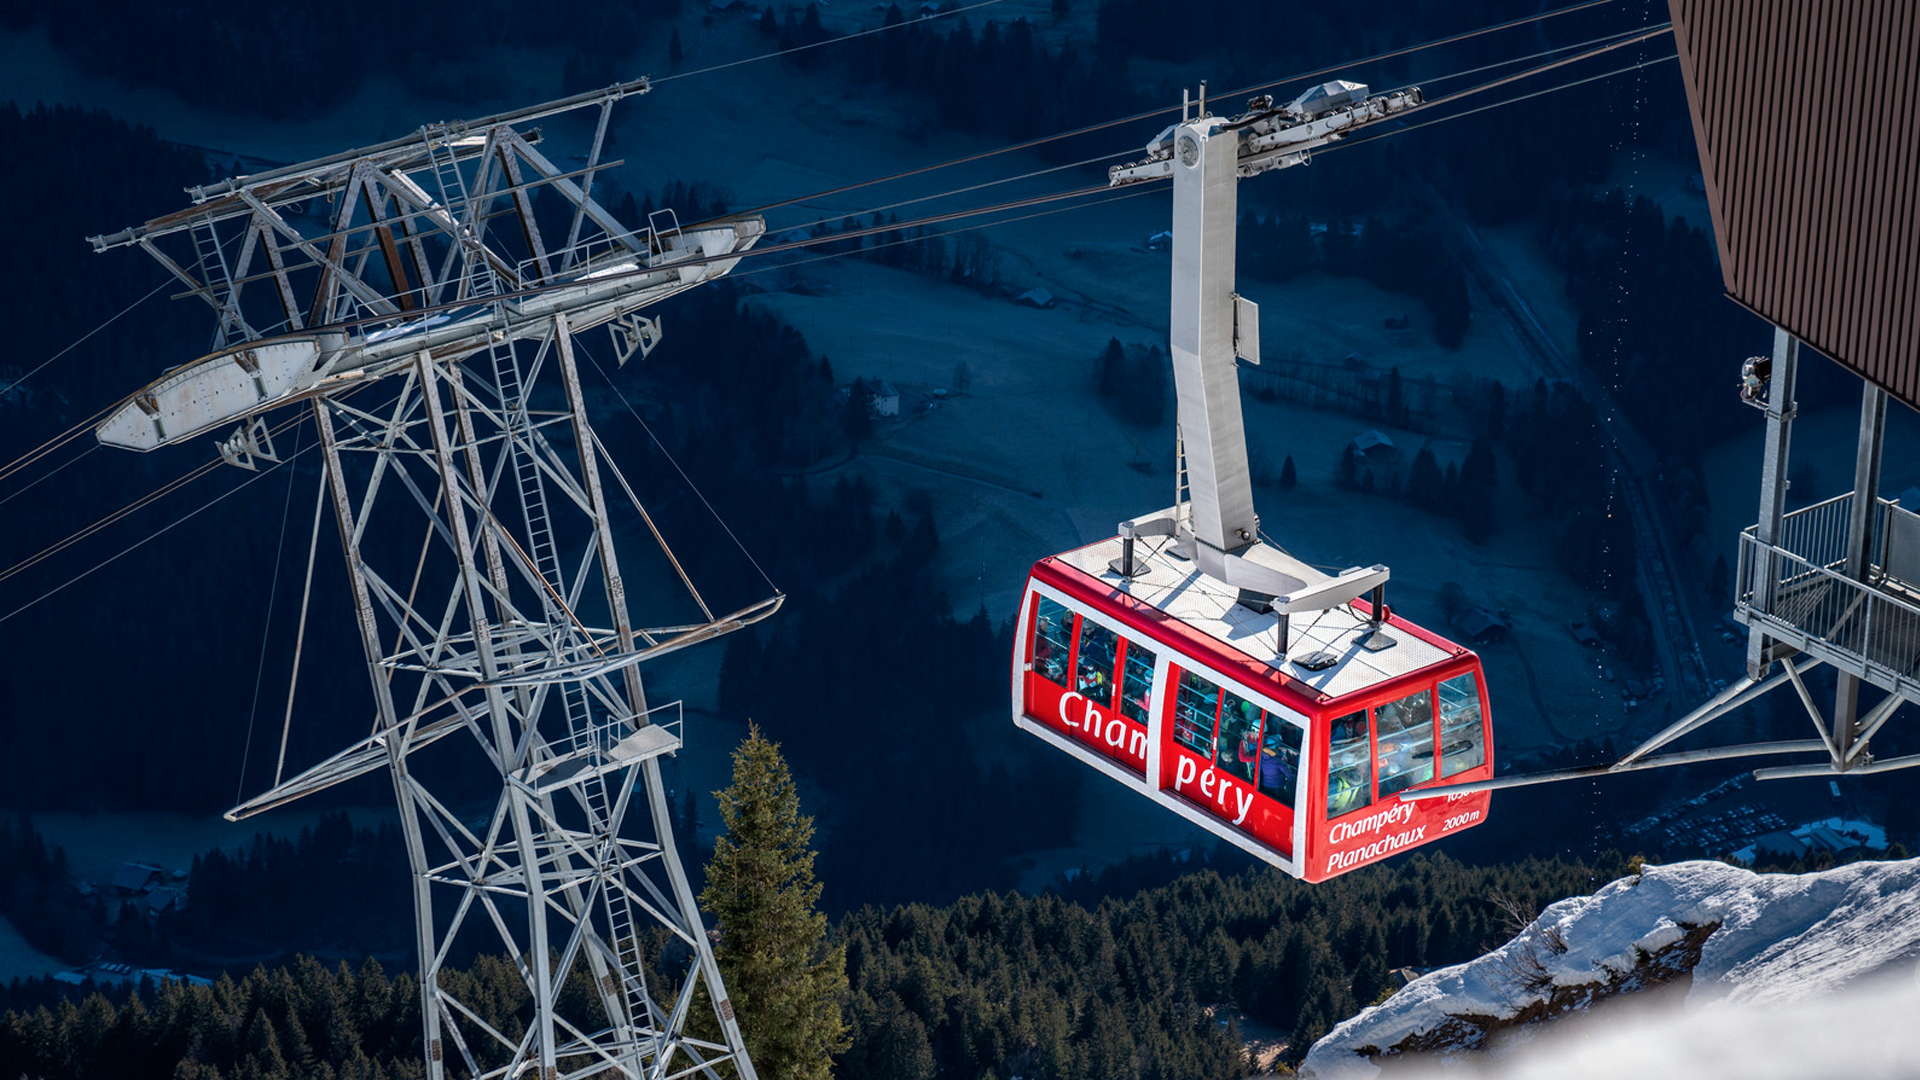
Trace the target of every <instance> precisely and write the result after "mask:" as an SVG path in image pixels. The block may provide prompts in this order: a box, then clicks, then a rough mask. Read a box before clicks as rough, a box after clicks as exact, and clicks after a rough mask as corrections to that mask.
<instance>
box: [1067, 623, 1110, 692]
mask: <svg viewBox="0 0 1920 1080" xmlns="http://www.w3.org/2000/svg"><path fill="white" fill-rule="evenodd" d="M1119 653H1120V635H1118V634H1116V633H1114V632H1113V631H1111V630H1109V629H1107V628H1106V627H1104V626H1101V625H1100V624H1099V623H1097V622H1093V621H1091V620H1089V619H1081V620H1080V660H1079V663H1078V664H1076V665H1075V667H1077V668H1078V671H1077V672H1076V673H1075V676H1074V689H1075V690H1078V691H1080V692H1081V693H1082V694H1085V695H1086V696H1087V700H1089V701H1093V702H1097V703H1098V704H1100V705H1101V706H1103V707H1105V708H1108V709H1111V708H1113V664H1114V661H1115V660H1117V659H1119Z"/></svg>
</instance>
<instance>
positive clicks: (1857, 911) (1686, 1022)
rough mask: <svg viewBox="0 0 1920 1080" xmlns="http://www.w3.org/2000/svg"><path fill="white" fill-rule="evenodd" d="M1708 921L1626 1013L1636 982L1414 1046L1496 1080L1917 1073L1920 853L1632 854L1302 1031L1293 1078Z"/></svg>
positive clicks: (1631, 956) (1449, 1068)
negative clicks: (1476, 1045) (1571, 891)
mask: <svg viewBox="0 0 1920 1080" xmlns="http://www.w3.org/2000/svg"><path fill="white" fill-rule="evenodd" d="M1715 923H1717V924H1718V925H1719V928H1718V929H1717V930H1714V931H1713V932H1712V933H1711V935H1710V936H1708V937H1707V938H1706V940H1705V943H1704V945H1703V946H1702V947H1701V949H1700V957H1699V963H1698V964H1697V966H1695V967H1694V968H1693V974H1692V982H1691V985H1690V986H1688V987H1687V989H1686V990H1685V992H1684V996H1682V995H1681V993H1680V992H1678V990H1677V988H1674V989H1667V990H1655V991H1651V992H1649V994H1648V1001H1649V1002H1651V1003H1657V1006H1656V1007H1652V1008H1639V1009H1636V1008H1634V1007H1633V1006H1632V1004H1631V1003H1632V1001H1633V995H1622V996H1618V997H1614V998H1611V999H1609V1001H1608V1002H1606V1003H1605V1004H1603V1005H1600V1006H1599V1007H1598V1008H1599V1010H1600V1012H1601V1015H1598V1016H1594V1017H1592V1018H1587V1017H1580V1016H1572V1015H1569V1016H1565V1017H1562V1018H1560V1019H1558V1020H1554V1021H1549V1022H1547V1023H1544V1024H1539V1025H1533V1026H1530V1027H1527V1028H1520V1029H1510V1030H1508V1031H1506V1032H1504V1033H1502V1034H1501V1035H1500V1036H1498V1037H1496V1038H1495V1039H1493V1040H1491V1041H1490V1046H1492V1048H1493V1049H1492V1051H1491V1052H1489V1053H1459V1054H1449V1055H1446V1056H1444V1057H1442V1058H1437V1059H1429V1060H1430V1068H1431V1069H1432V1070H1433V1071H1436V1072H1439V1073H1444V1074H1446V1075H1450V1076H1460V1075H1463V1074H1480V1073H1484V1074H1486V1075H1490V1076H1503V1077H1534V1076H1541V1077H1545V1076H1554V1077H1565V1076H1575V1077H1586V1076H1594V1077H1599V1076H1607V1077H1615V1076H1622V1075H1626V1074H1629V1073H1632V1074H1638V1075H1640V1076H1703V1077H1704V1076H1741V1077H1783V1078H1785V1077H1796V1078H1798V1077H1825V1076H1844V1077H1847V1078H1848V1080H1862V1078H1869V1077H1872V1078H1878V1077H1889V1078H1891V1077H1903V1078H1904V1077H1920V971H1916V959H1920V860H1909V861H1905V862H1895V863H1856V864H1854V865H1852V866H1845V867H1841V868H1839V869H1836V870H1829V871H1826V872H1824V873H1817V874H1803V875H1785V874H1755V873H1752V872H1751V871H1747V870H1742V869H1739V868H1737V867H1731V866H1725V865H1722V864H1720V863H1713V862H1689V863H1681V864H1678V865H1675V866H1659V867H1654V866H1650V867H1647V868H1646V871H1645V873H1644V874H1642V875H1640V876H1638V877H1632V876H1629V877H1626V878H1623V879H1621V880H1619V881H1616V882H1614V883H1612V884H1611V885H1608V886H1607V887H1605V888H1603V889H1601V890H1600V891H1599V892H1598V893H1595V894H1594V895H1592V896H1583V897H1574V898H1571V899H1568V900H1562V901H1560V902H1558V903H1556V904H1553V905H1551V906H1549V907H1548V908H1547V909H1546V910H1545V911H1543V912H1541V914H1540V917H1539V919H1537V920H1536V921H1535V923H1534V924H1533V925H1532V926H1530V927H1529V928H1528V929H1527V930H1526V931H1525V932H1524V933H1522V934H1521V935H1519V936H1518V937H1516V938H1515V939H1514V940H1512V941H1510V942H1508V943H1507V944H1505V945H1503V946H1501V947H1500V948H1498V949H1496V950H1494V951H1493V952H1491V953H1488V954H1487V955H1485V956H1482V957H1480V958H1478V959H1476V960H1472V961H1469V962H1468V963H1465V964H1461V965H1458V966H1455V967H1451V968H1445V969H1442V970H1440V971H1435V972H1433V973H1431V974H1429V975H1426V976H1423V977H1422V978H1420V979H1417V980H1415V981H1414V982H1413V983H1411V984H1409V985H1408V986H1407V987H1406V988H1404V989H1402V990H1401V991H1400V992H1399V993H1397V994H1395V995H1394V996H1393V997H1392V998H1390V999H1388V1000H1387V1001H1386V1002H1385V1003H1384V1004H1381V1005H1379V1006H1377V1007H1375V1008H1372V1009H1368V1010H1366V1011H1364V1012H1362V1013H1360V1014H1359V1015H1358V1016H1355V1017H1353V1018H1352V1019H1350V1020H1348V1021H1346V1022H1345V1023H1342V1024H1340V1025H1339V1026H1338V1027H1336V1028H1334V1029H1333V1031H1331V1032H1329V1033H1328V1034H1327V1036H1326V1037H1325V1038H1324V1039H1322V1040H1320V1041H1319V1042H1318V1043H1316V1044H1314V1047H1313V1049H1312V1051H1310V1052H1309V1053H1308V1055H1307V1058H1306V1061H1305V1062H1304V1063H1303V1065H1302V1070H1301V1071H1302V1074H1303V1075H1308V1076H1314V1077H1318V1078H1320V1080H1362V1078H1368V1077H1374V1076H1378V1075H1380V1069H1379V1068H1378V1067H1377V1066H1376V1065H1374V1064H1373V1063H1372V1062H1370V1061H1369V1060H1368V1059H1367V1058H1365V1057H1362V1056H1360V1055H1358V1054H1356V1053H1355V1051H1356V1049H1358V1048H1361V1047H1368V1046H1372V1047H1379V1048H1385V1047H1390V1046H1394V1045H1396V1044H1398V1043H1401V1042H1402V1041H1403V1040H1405V1039H1408V1038H1409V1037H1413V1036H1416V1035H1422V1034H1430V1033H1433V1032H1435V1031H1438V1030H1440V1029H1442V1028H1443V1026H1444V1025H1446V1024H1448V1022H1449V1020H1450V1018H1454V1017H1462V1016H1480V1017H1496V1018H1510V1017H1513V1016H1516V1015H1518V1014H1519V1013H1521V1012H1522V1011H1523V1010H1526V1009H1527V1008H1529V1007H1530V1006H1531V1007H1535V1008H1538V1007H1539V1005H1540V1003H1542V1002H1544V1001H1546V1000H1547V999H1548V998H1549V997H1551V996H1556V995H1557V996H1558V997H1560V998H1562V999H1565V998H1566V997H1567V996H1569V992H1576V993H1575V994H1574V996H1578V995H1577V991H1578V990H1580V989H1581V988H1584V987H1600V986H1605V985H1606V984H1608V983H1609V982H1611V981H1617V980H1618V979H1620V978H1622V977H1623V976H1626V975H1628V974H1629V973H1631V972H1633V971H1634V970H1635V966H1636V964H1639V963H1641V962H1642V961H1643V959H1644V957H1646V956H1647V955H1650V954H1659V952H1660V950H1661V949H1662V948H1665V947H1667V946H1670V945H1673V944H1674V943H1676V942H1678V941H1680V940H1681V938H1682V937H1683V936H1684V935H1685V934H1686V932H1687V931H1686V928H1688V927H1703V926H1706V925H1710V924H1715ZM1529 984H1530V985H1529ZM1682 984H1684V977H1683V983H1682ZM1576 1011H1577V1010H1576ZM1392 1064H1394V1065H1397V1066H1399V1065H1413V1063H1412V1062H1393V1063H1392ZM1421 1071H1426V1070H1423V1069H1421V1068H1420V1067H1419V1066H1414V1068H1413V1069H1412V1070H1408V1069H1405V1068H1394V1069H1393V1070H1392V1072H1393V1074H1394V1075H1395V1076H1399V1075H1403V1074H1406V1073H1408V1072H1414V1073H1417V1072H1421Z"/></svg>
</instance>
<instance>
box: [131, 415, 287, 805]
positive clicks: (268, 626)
mask: <svg viewBox="0 0 1920 1080" xmlns="http://www.w3.org/2000/svg"><path fill="white" fill-rule="evenodd" d="M94 445H96V446H98V445H99V444H98V443H96V444H94ZM294 451H295V452H296V453H298V452H299V447H298V445H296V446H295V447H294ZM293 480H294V474H293V473H291V472H289V473H287V497H286V498H285V499H284V500H282V502H281V504H280V539H278V540H276V541H274V545H273V584H271V585H269V586H268V587H267V614H266V617H265V618H263V619H262V620H261V623H262V627H261V630H260V659H259V660H258V661H256V662H255V664H254V666H253V700H252V701H250V702H249V703H248V704H247V740H246V742H245V743H244V744H243V745H242V746H241V749H240V782H239V783H237V784H235V785H234V791H233V802H234V805H236V806H238V805H239V804H240V801H241V797H242V796H243V795H244V794H245V792H246V790H247V758H249V757H250V756H252V754H253V724H254V720H255V719H257V718H258V716H259V711H260V683H261V680H262V679H264V678H265V677H266V673H267V643H268V642H270V641H272V640H273V605H274V601H276V600H277V599H279V596H280V563H281V562H282V561H283V558H284V556H285V555H286V550H287V518H288V516H289V511H291V510H292V509H293Z"/></svg>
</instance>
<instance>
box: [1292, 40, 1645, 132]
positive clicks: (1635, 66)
mask: <svg viewBox="0 0 1920 1080" xmlns="http://www.w3.org/2000/svg"><path fill="white" fill-rule="evenodd" d="M1641 40H1644V39H1641ZM1678 58H1679V54H1678V53H1668V54H1667V55H1665V56H1656V57H1652V58H1650V59H1646V60H1638V61H1635V62H1634V63H1631V64H1627V65H1625V66H1623V67H1617V68H1614V69H1613V70H1612V71H1603V72H1601V73H1600V74H1598V75H1589V76H1587V77H1585V78H1583V79H1576V80H1574V81H1572V82H1567V83H1559V84H1556V85H1553V86H1546V87H1542V88H1540V89H1538V90H1535V91H1532V92H1531V93H1526V94H1521V95H1520V96H1519V97H1512V98H1502V99H1500V100H1499V101H1494V102H1489V103H1488V104H1485V105H1480V106H1477V107H1475V108H1471V109H1466V110H1463V111H1461V112H1457V113H1448V114H1447V115H1446V116H1438V117H1435V118H1433V119H1431V120H1424V121H1422V122H1420V123H1418V124H1409V125H1408V126H1406V127H1403V128H1396V129H1394V130H1391V131H1383V132H1381V133H1380V134H1378V135H1369V136H1367V137H1366V138H1364V139H1354V140H1352V141H1350V142H1337V143H1334V144H1333V145H1332V146H1328V147H1324V148H1322V149H1320V150H1318V151H1316V153H1319V154H1324V153H1326V152H1327V151H1328V150H1341V149H1345V148H1348V147H1353V146H1365V145H1367V144H1368V143H1372V142H1379V141H1380V140H1381V139H1388V138H1392V137H1393V136H1395V135H1405V134H1406V133H1408V132H1410V131H1419V130H1420V129H1421V128H1424V127H1432V126H1433V125H1435V124H1444V123H1446V122H1447V121H1449V120H1458V119H1460V118H1461V117H1463V116H1472V115H1473V114H1474V113H1481V112H1486V111H1487V110H1488V109H1498V108H1500V107H1501V106H1503V105H1517V104H1519V103H1520V102H1522V101H1530V100H1532V99H1534V98H1537V97H1542V96H1544V95H1547V94H1554V93H1558V92H1560V91H1562V90H1571V89H1573V88H1574V87H1576V86H1585V85H1586V84H1588V83H1591V82H1599V81H1600V80H1601V79H1611V78H1613V77H1614V76H1615V75H1625V74H1626V73H1628V72H1630V71H1638V70H1640V69H1641V68H1645V67H1651V66H1653V65H1654V64H1660V63H1665V62H1666V61H1668V60H1675V59H1678ZM1464 96H1465V95H1464V94H1454V95H1451V96H1449V97H1447V98H1444V99H1442V100H1444V101H1453V100H1455V99H1457V98H1460V97H1464ZM1436 104H1438V103H1436Z"/></svg>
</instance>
